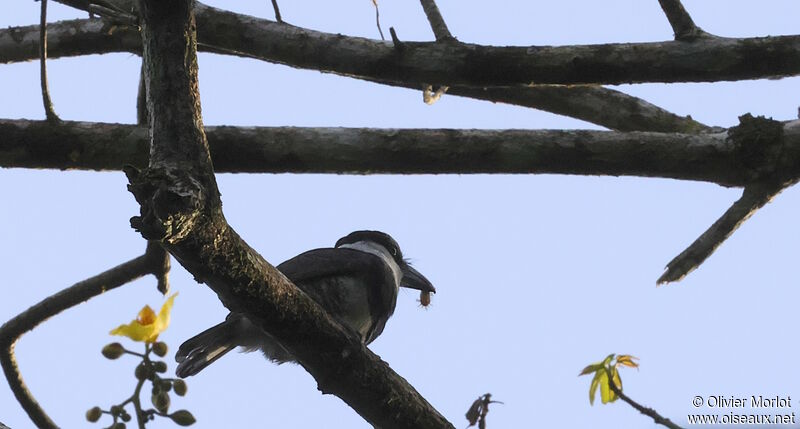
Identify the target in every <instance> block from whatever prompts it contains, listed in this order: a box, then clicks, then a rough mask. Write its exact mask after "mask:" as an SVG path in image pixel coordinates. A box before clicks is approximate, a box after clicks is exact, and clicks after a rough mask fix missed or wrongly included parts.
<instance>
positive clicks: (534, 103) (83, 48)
mask: <svg viewBox="0 0 800 429" xmlns="http://www.w3.org/2000/svg"><path fill="white" fill-rule="evenodd" d="M242 25H244V24H242ZM201 29H202V27H201ZM38 31H39V30H38V28H37V27H35V26H29V27H18V28H9V29H5V30H0V63H2V62H14V61H25V60H30V59H33V58H35V56H32V55H34V54H35V52H37V51H36V49H37V46H38V45H37V43H38V42H37V41H36V39H37V37H36V36H37V35H38ZM48 34H49V36H48V40H49V48H48V51H49V53H50V56H51V57H59V56H74V55H87V54H101V53H108V52H117V51H124V52H133V53H139V52H140V51H141V38H140V37H139V34H138V32H135V31H133V30H132V29H130V28H129V27H121V28H116V29H115V30H114V31H113V32H111V31H110V30H109V29H108V28H106V27H105V26H104V25H103V24H102V21H100V20H76V21H63V22H60V23H55V24H51V25H50V26H49V31H48ZM210 37H213V34H212V36H207V37H206V38H204V37H202V34H201V36H200V39H201V41H203V40H204V39H209V38H210ZM339 37H341V36H339ZM212 42H213V40H206V45H201V46H200V49H201V50H202V49H206V50H211V51H214V52H220V53H225V54H231V55H245V54H243V52H244V51H245V50H248V49H250V47H247V46H240V47H235V48H234V49H231V48H230V46H229V47H228V48H226V50H222V49H221V48H219V47H214V46H212V44H211V43H212ZM259 55H262V56H258V55H256V53H252V52H251V53H250V54H247V55H246V56H248V57H252V58H256V59H260V60H264V61H276V58H277V57H276V55H275V54H273V53H271V52H270V51H266V52H261V53H260V54H259ZM336 55H344V53H342V52H339V53H338V54H336ZM306 66H307V67H309V68H313V69H318V70H322V71H327V72H332V73H338V74H342V72H341V71H340V70H338V69H321V68H320V67H321V66H320V65H317V64H310V65H308V64H307V65H306ZM349 76H350V77H355V78H358V79H365V80H369V81H372V82H376V83H381V84H386V85H394V86H402V87H405V88H410V89H413V90H419V89H420V88H421V87H420V86H419V85H418V84H416V83H415V82H414V81H412V80H409V81H403V82H390V81H385V80H380V79H378V78H377V76H375V75H374V74H369V73H367V74H364V75H359V76H355V75H349ZM448 91H449V94H451V95H459V96H463V97H469V98H476V99H480V100H487V101H492V102H499V103H508V104H514V105H518V106H524V107H531V108H535V109H541V110H545V111H548V112H553V113H557V114H560V115H565V116H571V117H574V118H577V119H582V120H585V121H588V122H591V123H595V124H598V125H602V126H604V127H607V128H610V129H615V130H619V131H661V132H698V131H702V130H704V129H706V128H707V127H706V126H705V125H703V124H700V123H698V122H696V121H694V120H692V119H691V118H685V117H681V116H678V115H675V114H673V113H670V112H668V111H666V110H663V109H661V108H659V107H657V106H654V105H652V104H650V103H648V102H646V101H644V100H641V99H639V98H636V97H632V96H630V95H627V94H624V93H622V92H619V91H614V90H610V89H606V88H602V87H598V86H560V85H536V86H532V87H518V86H517V87H498V86H488V87H482V86H481V87H471V86H463V85H462V86H452V87H450V88H449V90H448Z"/></svg>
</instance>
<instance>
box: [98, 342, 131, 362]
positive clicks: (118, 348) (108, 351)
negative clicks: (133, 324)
mask: <svg viewBox="0 0 800 429" xmlns="http://www.w3.org/2000/svg"><path fill="white" fill-rule="evenodd" d="M100 353H102V354H103V356H105V357H106V359H111V360H114V359H117V358H118V357H120V356H122V354H123V353H125V347H122V344H120V343H111V344H106V346H105V347H103V350H101V351H100Z"/></svg>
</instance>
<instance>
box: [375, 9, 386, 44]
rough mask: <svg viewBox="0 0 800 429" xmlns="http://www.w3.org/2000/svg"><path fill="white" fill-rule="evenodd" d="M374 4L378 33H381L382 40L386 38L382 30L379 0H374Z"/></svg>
mask: <svg viewBox="0 0 800 429" xmlns="http://www.w3.org/2000/svg"><path fill="white" fill-rule="evenodd" d="M372 4H374V5H375V24H376V25H377V26H378V33H381V40H386V38H385V37H383V30H381V13H380V12H379V11H378V0H372Z"/></svg>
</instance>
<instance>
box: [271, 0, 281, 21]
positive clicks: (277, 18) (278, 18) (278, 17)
mask: <svg viewBox="0 0 800 429" xmlns="http://www.w3.org/2000/svg"><path fill="white" fill-rule="evenodd" d="M272 9H273V10H274V11H275V21H277V22H279V23H281V24H283V19H281V10H280V9H279V8H278V0H272Z"/></svg>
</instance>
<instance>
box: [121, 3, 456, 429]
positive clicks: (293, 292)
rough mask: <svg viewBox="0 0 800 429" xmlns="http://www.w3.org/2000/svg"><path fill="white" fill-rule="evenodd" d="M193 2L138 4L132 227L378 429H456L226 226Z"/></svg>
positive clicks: (130, 187)
mask: <svg viewBox="0 0 800 429" xmlns="http://www.w3.org/2000/svg"><path fill="white" fill-rule="evenodd" d="M190 4H191V0H184V1H178V0H176V1H172V2H162V1H161V0H143V1H142V2H141V3H140V6H141V11H142V18H143V27H142V28H143V30H142V39H143V46H144V61H145V70H146V73H145V79H146V83H147V99H148V100H147V105H148V111H149V113H150V126H151V134H152V141H151V145H150V149H151V150H150V155H151V157H150V163H149V167H148V169H147V170H145V171H144V172H142V173H141V174H140V173H138V172H137V171H136V170H135V169H133V168H128V169H126V173H127V174H128V177H129V179H130V181H131V184H130V186H129V189H130V190H131V192H132V193H133V194H134V196H135V197H136V199H137V201H138V202H139V203H140V204H141V216H138V217H135V218H133V219H131V224H132V225H133V226H134V227H135V228H137V229H138V230H139V231H140V232H142V234H143V235H144V236H145V237H146V238H148V239H157V240H161V242H162V244H163V245H164V246H165V248H166V249H167V250H168V251H169V252H170V253H171V254H172V255H174V256H175V257H176V259H177V260H178V261H179V262H180V263H181V264H182V265H183V266H184V267H186V268H187V270H188V271H189V272H191V273H192V274H194V276H195V278H197V279H198V280H201V281H204V282H206V283H207V284H208V285H209V287H211V288H212V289H213V290H214V291H215V292H217V294H218V295H219V297H220V299H221V300H222V302H223V303H224V304H225V305H226V306H227V307H228V308H230V309H232V310H235V311H241V312H244V313H245V314H247V315H248V318H250V319H251V320H253V321H255V322H256V323H259V324H260V325H261V326H262V327H263V328H264V330H265V331H267V332H270V334H272V335H273V336H274V337H275V338H276V339H278V340H279V341H280V342H281V344H283V345H284V346H285V347H287V348H288V349H289V350H290V351H291V352H292V354H293V355H294V356H295V357H296V358H297V359H298V361H299V362H300V363H301V364H302V365H303V366H304V367H305V368H306V369H307V370H308V371H309V372H310V373H311V374H312V375H313V376H314V378H315V379H316V380H317V382H318V385H319V388H320V389H321V390H322V391H323V392H326V393H334V394H336V395H337V396H339V397H340V398H342V399H343V400H344V401H345V402H347V403H348V404H349V405H350V406H351V407H352V408H353V409H355V410H356V411H357V412H358V413H359V414H361V415H362V416H363V417H364V418H365V419H367V420H368V421H370V422H372V423H373V424H375V425H378V426H381V427H385V428H392V427H419V428H442V427H452V425H450V424H449V423H448V422H447V421H446V420H445V419H444V418H443V417H442V416H441V415H439V413H438V412H436V410H435V409H434V408H433V407H431V405H430V404H428V403H427V401H425V399H424V398H422V397H421V396H420V395H419V393H417V392H416V391H415V390H414V389H413V387H411V386H410V385H409V384H408V383H407V382H406V381H405V380H403V379H402V378H401V377H399V376H398V375H397V374H395V373H394V372H393V371H392V370H391V369H390V368H389V367H388V365H386V363H385V362H383V361H381V360H380V359H379V358H378V357H377V356H375V355H374V354H372V353H371V352H369V350H368V349H367V348H366V347H365V346H364V344H363V343H362V342H361V341H360V340H359V339H358V338H355V337H354V336H352V335H351V334H350V333H349V332H347V331H345V330H344V329H343V328H342V327H341V326H339V325H338V324H337V323H336V322H335V321H333V320H332V319H331V318H330V316H329V315H327V313H325V311H324V310H322V309H321V308H320V307H319V306H318V305H317V304H316V303H314V301H313V300H311V299H310V298H308V296H306V295H305V294H303V293H302V292H301V291H300V290H299V289H297V288H296V287H295V286H294V285H293V284H291V283H290V282H289V281H288V280H287V279H286V277H285V276H283V275H282V274H281V273H280V272H279V271H277V270H276V269H275V268H274V267H272V266H271V265H270V264H269V263H267V262H266V261H265V260H264V259H263V258H262V257H261V256H260V255H259V254H258V253H257V252H255V251H254V250H253V249H252V248H250V247H249V246H248V245H247V244H246V243H245V242H244V241H243V240H242V239H241V237H239V236H238V235H237V234H236V232H235V231H233V229H232V228H230V226H228V225H227V223H226V222H225V218H224V217H223V215H222V208H221V202H220V200H219V193H218V190H217V187H216V183H215V181H214V177H213V173H214V172H213V171H212V169H211V162H210V155H209V151H208V148H207V145H206V142H205V134H204V131H203V128H202V119H201V117H200V104H199V95H198V92H197V62H196V53H195V36H194V31H193V30H194V28H193V16H192V13H191V7H190Z"/></svg>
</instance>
